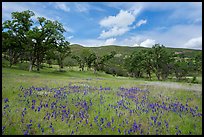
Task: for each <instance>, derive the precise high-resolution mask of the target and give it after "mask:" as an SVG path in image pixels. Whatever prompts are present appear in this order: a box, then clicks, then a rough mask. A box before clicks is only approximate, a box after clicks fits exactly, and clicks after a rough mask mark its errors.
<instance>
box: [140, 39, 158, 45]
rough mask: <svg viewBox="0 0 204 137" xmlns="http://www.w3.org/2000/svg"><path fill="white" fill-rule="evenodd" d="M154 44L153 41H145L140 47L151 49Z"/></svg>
mask: <svg viewBox="0 0 204 137" xmlns="http://www.w3.org/2000/svg"><path fill="white" fill-rule="evenodd" d="M154 44H155V40H153V39H146V40H145V41H143V42H142V43H141V44H140V46H142V47H152V46H153V45H154Z"/></svg>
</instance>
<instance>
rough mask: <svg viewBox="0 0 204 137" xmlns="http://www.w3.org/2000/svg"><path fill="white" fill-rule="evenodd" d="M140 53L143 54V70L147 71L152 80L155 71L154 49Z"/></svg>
mask: <svg viewBox="0 0 204 137" xmlns="http://www.w3.org/2000/svg"><path fill="white" fill-rule="evenodd" d="M139 54H140V55H143V57H142V60H141V62H142V64H141V65H142V68H143V70H144V71H145V72H146V73H147V75H148V77H149V79H150V80H151V73H152V72H153V71H154V66H153V65H154V64H153V52H152V49H145V50H142V51H141V52H140V53H139Z"/></svg>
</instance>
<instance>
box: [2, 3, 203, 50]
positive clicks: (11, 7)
mask: <svg viewBox="0 0 204 137" xmlns="http://www.w3.org/2000/svg"><path fill="white" fill-rule="evenodd" d="M24 10H31V11H33V12H34V13H35V17H34V18H33V19H34V20H35V18H36V17H45V18H46V19H49V20H57V21H59V22H60V23H62V25H63V26H64V28H65V30H66V32H65V33H64V36H65V38H66V40H67V41H69V42H70V43H71V44H80V45H83V46H86V47H98V46H104V45H119V46H130V47H135V46H142V47H152V45H154V44H162V45H164V46H165V47H173V48H188V49H200V50H202V2H2V22H3V21H5V20H11V13H12V12H14V11H19V12H20V11H24ZM35 21H36V20H35Z"/></svg>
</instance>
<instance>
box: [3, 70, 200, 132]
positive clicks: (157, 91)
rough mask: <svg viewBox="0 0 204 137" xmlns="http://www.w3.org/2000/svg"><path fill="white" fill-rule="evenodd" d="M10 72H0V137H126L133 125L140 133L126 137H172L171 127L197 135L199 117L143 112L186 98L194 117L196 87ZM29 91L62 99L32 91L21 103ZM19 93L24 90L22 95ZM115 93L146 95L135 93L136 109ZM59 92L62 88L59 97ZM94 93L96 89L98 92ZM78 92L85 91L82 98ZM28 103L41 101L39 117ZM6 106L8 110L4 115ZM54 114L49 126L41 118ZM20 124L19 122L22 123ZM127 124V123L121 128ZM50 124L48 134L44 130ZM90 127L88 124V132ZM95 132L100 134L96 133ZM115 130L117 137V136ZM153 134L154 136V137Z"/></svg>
mask: <svg viewBox="0 0 204 137" xmlns="http://www.w3.org/2000/svg"><path fill="white" fill-rule="evenodd" d="M14 68H15V69H14ZM14 68H12V69H11V68H6V67H3V68H2V126H5V129H4V131H3V134H10V135H14V134H24V132H25V131H26V130H28V132H29V134H37V135H40V134H56V135H66V134H71V132H72V131H74V134H124V133H125V130H126V134H128V130H129V129H130V128H132V125H133V122H134V120H135V121H136V123H137V124H141V127H140V130H137V131H136V132H131V133H130V134H142V133H141V129H142V130H143V134H170V135H172V134H176V132H177V129H175V128H176V126H178V128H179V130H181V134H189V132H191V133H192V134H194V135H201V134H202V116H200V117H198V116H194V117H193V116H192V114H191V113H190V112H189V111H187V112H186V111H184V112H180V111H176V112H173V111H170V110H169V111H164V110H163V109H162V108H159V107H158V108H157V110H156V112H152V109H150V108H149V107H148V105H149V104H152V103H158V104H160V105H161V104H162V102H164V103H165V104H166V105H169V104H172V103H177V102H180V103H182V104H183V105H186V101H187V100H188V99H189V98H191V99H190V100H188V106H189V108H193V109H194V108H195V107H196V106H198V110H197V112H196V113H202V88H201V86H202V85H201V84H190V83H178V82H171V83H170V82H154V81H145V80H144V79H133V78H125V77H114V76H112V75H107V74H105V73H102V72H98V73H97V74H94V73H93V71H85V72H81V71H75V69H72V70H69V69H66V68H65V69H64V70H65V72H59V71H57V70H58V68H57V66H55V67H53V68H44V69H42V70H41V71H40V72H37V71H34V72H28V71H25V70H20V69H17V68H18V67H14ZM201 80H202V78H201ZM165 84H166V85H169V86H166V85H165ZM70 85H71V86H74V85H75V86H78V87H79V89H77V90H79V91H80V92H75V90H76V88H74V89H72V88H70ZM32 86H34V87H48V88H49V89H51V88H56V89H57V90H61V92H62V93H64V92H66V94H65V95H64V94H62V95H61V96H60V98H54V97H53V96H54V91H52V92H48V91H47V90H42V91H37V90H34V89H32V94H31V95H29V96H26V97H24V95H25V92H26V91H28V92H29V91H30V89H29V88H31V87H32ZM100 86H102V87H103V88H105V87H110V90H102V91H101V90H100V89H99V88H100ZM20 87H23V88H24V90H25V89H27V90H25V91H22V90H21V89H20ZM120 87H125V88H129V89H130V88H131V87H138V88H140V89H142V90H145V89H147V90H148V91H149V92H137V93H136V94H134V95H135V96H136V97H137V98H138V104H137V105H136V104H135V102H134V101H133V100H132V99H130V98H127V97H124V98H122V97H121V96H120V95H118V94H124V91H121V90H119V88H120ZM196 87H197V88H196ZM60 88H61V89H60ZM63 88H65V90H64V91H63ZM94 88H98V90H96V89H94ZM84 91H87V93H86V94H85V95H84ZM46 93H47V95H46ZM20 96H21V97H20ZM143 97H146V99H144V101H145V102H144V103H142V100H143ZM5 98H8V99H9V102H6V103H5V102H4V99H5ZM168 98H169V99H168ZM32 100H36V104H35V109H36V110H37V107H39V106H40V102H41V101H42V102H41V103H42V105H43V107H42V109H41V110H40V112H37V111H35V110H32V109H31V107H32ZM57 100H58V102H57V103H56V107H54V108H53V109H51V108H50V107H51V103H53V102H56V101H57ZM121 100H123V101H124V105H125V106H127V107H128V108H130V109H131V110H133V113H130V110H127V109H125V108H123V107H122V106H118V104H117V103H118V101H121ZM83 101H86V103H87V104H88V106H89V108H88V110H85V108H83V107H82V106H80V105H78V106H76V104H77V103H79V102H80V103H82V102H83ZM90 101H91V102H92V106H91V105H90ZM46 103H48V108H47V107H44V105H45V104H46ZM6 105H9V107H7V108H5V109H4V107H5V106H6ZM61 106H66V111H67V110H68V109H70V114H69V115H68V118H64V121H62V116H63V114H62V110H63V108H62V107H61ZM114 106H115V107H116V108H115V109H114V108H113V107H114ZM24 108H26V114H25V115H24V117H22V112H23V110H24ZM54 110H55V111H56V112H57V114H56V119H54V118H53V117H51V118H50V119H49V120H47V118H46V119H44V116H46V113H50V115H51V113H52V112H54ZM116 110H117V111H116ZM144 110H148V112H147V113H146V112H143V111H144ZM80 111H84V115H85V116H84V117H85V118H84V119H81V118H80V114H79V112H80ZM161 112H162V113H161ZM120 113H121V115H120V117H119V116H118V115H119V114H120ZM180 114H181V117H180ZM74 116H75V117H76V118H75V119H74V118H73V117H74ZM96 116H98V124H97V123H96V122H94V118H95V117H96ZM151 116H158V120H157V122H158V121H159V122H161V126H158V125H157V124H155V125H154V124H153V126H150V122H152V123H154V122H153V121H152V120H151ZM101 118H104V124H102V123H101V122H100V119H101ZM112 118H114V122H113V123H111V127H110V128H109V127H107V122H111V121H112ZM86 119H88V124H86ZM21 120H23V123H22V121H21ZM30 120H32V122H31V123H32V126H31V129H28V127H27V124H30ZM67 120H68V122H67V123H66V121H67ZM80 120H81V122H80ZM164 120H166V121H168V124H169V127H168V128H166V126H165V123H164ZM127 121H128V123H126V122H127ZM51 123H52V127H53V128H54V133H52V129H51V128H50V127H49V126H50V124H51ZM38 124H41V128H43V129H44V132H43V133H42V130H41V128H38ZM90 124H92V127H91V126H90ZM99 128H102V131H100V129H99ZM118 128H119V129H120V131H121V133H119V132H118ZM156 130H158V133H157V131H156Z"/></svg>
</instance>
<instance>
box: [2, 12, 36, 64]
mask: <svg viewBox="0 0 204 137" xmlns="http://www.w3.org/2000/svg"><path fill="white" fill-rule="evenodd" d="M11 15H12V20H7V21H5V22H3V24H2V31H3V32H2V34H3V45H4V46H3V47H4V48H3V50H4V51H5V50H6V51H8V52H9V54H8V56H9V58H10V59H9V60H10V67H11V66H12V65H13V64H15V63H17V60H18V58H19V57H20V56H21V55H22V54H23V53H24V52H25V50H26V46H27V35H26V34H27V32H28V31H29V30H30V28H31V26H32V25H33V21H32V20H31V17H32V16H34V13H33V12H32V11H29V10H26V11H23V12H13V13H11Z"/></svg>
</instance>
